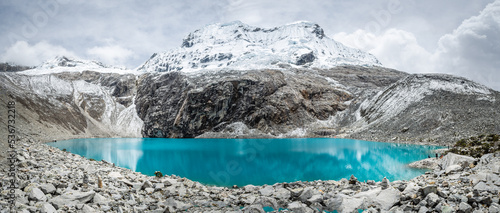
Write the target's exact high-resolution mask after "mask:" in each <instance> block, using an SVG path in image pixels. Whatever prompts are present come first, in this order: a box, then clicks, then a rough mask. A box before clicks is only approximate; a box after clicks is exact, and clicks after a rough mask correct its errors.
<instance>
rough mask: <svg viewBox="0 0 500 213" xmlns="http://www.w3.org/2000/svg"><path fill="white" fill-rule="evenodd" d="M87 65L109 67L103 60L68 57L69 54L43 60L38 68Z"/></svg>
mask: <svg viewBox="0 0 500 213" xmlns="http://www.w3.org/2000/svg"><path fill="white" fill-rule="evenodd" d="M81 66H85V67H87V68H90V67H92V68H109V66H106V65H104V64H103V63H101V62H98V61H90V60H83V59H77V58H74V57H68V56H56V57H55V58H53V59H49V60H47V61H45V62H43V63H42V64H41V65H40V66H38V67H37V68H43V69H54V68H57V67H81Z"/></svg>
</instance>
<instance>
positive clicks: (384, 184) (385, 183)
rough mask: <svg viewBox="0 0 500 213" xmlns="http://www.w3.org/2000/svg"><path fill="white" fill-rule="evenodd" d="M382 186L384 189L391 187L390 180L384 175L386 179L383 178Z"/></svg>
mask: <svg viewBox="0 0 500 213" xmlns="http://www.w3.org/2000/svg"><path fill="white" fill-rule="evenodd" d="M380 186H382V189H387V188H388V187H389V180H388V179H387V178H386V177H384V179H382V182H381V183H380Z"/></svg>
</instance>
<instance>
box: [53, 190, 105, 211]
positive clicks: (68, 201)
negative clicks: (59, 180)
mask: <svg viewBox="0 0 500 213" xmlns="http://www.w3.org/2000/svg"><path fill="white" fill-rule="evenodd" d="M94 195H95V192H94V191H90V192H80V191H76V190H70V191H68V192H65V193H64V194H62V195H60V196H57V197H54V198H52V199H50V201H49V202H50V203H51V204H52V205H53V206H54V207H56V208H57V209H59V208H61V207H62V206H75V205H76V204H85V203H88V202H90V201H91V200H92V199H93V198H94Z"/></svg>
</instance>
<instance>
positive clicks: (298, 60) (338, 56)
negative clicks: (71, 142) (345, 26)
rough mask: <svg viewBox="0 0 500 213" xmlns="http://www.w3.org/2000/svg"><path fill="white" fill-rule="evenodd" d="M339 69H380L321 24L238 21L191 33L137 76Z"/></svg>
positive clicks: (159, 55) (371, 59) (154, 57)
mask: <svg viewBox="0 0 500 213" xmlns="http://www.w3.org/2000/svg"><path fill="white" fill-rule="evenodd" d="M339 65H361V66H381V64H380V62H379V61H378V60H377V59H376V58H375V57H374V56H373V55H371V54H369V53H365V52H363V51H361V50H358V49H354V48H350V47H347V46H345V45H343V44H341V43H339V42H336V41H335V40H333V39H331V38H329V37H327V36H326V35H325V34H324V31H323V29H322V28H321V27H320V26H319V25H318V24H314V23H311V22H306V21H301V22H296V23H292V24H287V25H284V26H280V27H275V28H271V29H264V28H260V27H253V26H250V25H247V24H244V23H242V22H239V21H235V22H231V23H226V24H220V23H217V24H211V25H208V26H205V27H203V28H201V29H199V30H196V31H194V32H192V33H190V34H189V35H188V36H187V37H186V38H185V39H184V40H183V43H182V45H181V47H178V48H176V49H172V50H168V51H165V52H162V53H155V54H153V55H152V56H151V58H150V59H149V60H148V61H146V62H145V63H144V64H143V65H141V66H140V67H138V68H137V71H139V72H169V71H182V72H185V73H190V72H196V71H206V70H224V69H233V70H252V69H284V68H322V69H325V68H331V67H335V66H339Z"/></svg>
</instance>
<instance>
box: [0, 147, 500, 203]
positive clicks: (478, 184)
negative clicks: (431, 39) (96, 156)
mask: <svg viewBox="0 0 500 213" xmlns="http://www.w3.org/2000/svg"><path fill="white" fill-rule="evenodd" d="M18 153H19V155H18V159H17V160H18V163H17V172H16V175H17V178H16V180H17V184H18V185H17V188H16V189H15V195H16V196H15V197H16V198H15V205H14V209H13V210H14V211H15V212H180V211H187V212H264V211H282V212H320V211H327V212H331V211H334V210H337V211H338V212H357V209H363V210H365V212H500V205H499V186H500V178H499V172H500V158H499V157H500V154H499V153H496V154H488V155H484V156H483V157H481V158H480V159H476V158H471V157H466V156H461V155H456V154H452V153H450V154H448V155H446V156H445V157H443V158H442V159H435V158H433V159H432V160H429V159H425V160H424V161H422V162H427V161H433V162H432V163H422V162H420V163H415V165H413V166H420V167H422V166H424V167H428V166H432V167H434V170H432V171H429V172H427V173H426V174H424V175H422V176H419V177H417V178H414V179H412V180H409V181H390V180H387V179H383V180H376V181H378V182H376V181H366V182H359V181H357V180H356V178H355V177H351V178H350V179H349V180H347V179H342V180H340V181H313V182H294V183H277V184H274V185H264V186H252V185H247V186H244V187H240V188H225V187H214V186H206V185H203V184H200V183H198V182H194V181H191V180H189V179H186V178H181V177H177V176H164V177H161V178H159V177H151V176H146V175H142V174H140V173H137V172H133V171H131V170H129V169H125V168H120V167H116V166H114V164H112V163H109V162H105V161H93V160H88V159H86V158H84V157H81V156H79V155H74V154H71V153H68V152H64V151H61V150H58V149H56V148H53V147H50V146H48V145H46V144H43V143H40V142H35V141H34V140H25V139H24V140H22V141H19V143H18ZM6 174H7V172H2V173H1V174H0V175H1V177H0V178H1V184H2V185H1V187H2V191H1V195H0V196H1V198H2V199H1V201H0V209H1V210H0V212H9V205H8V202H9V192H10V190H9V189H8V185H9V180H10V179H9V177H8V176H6Z"/></svg>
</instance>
